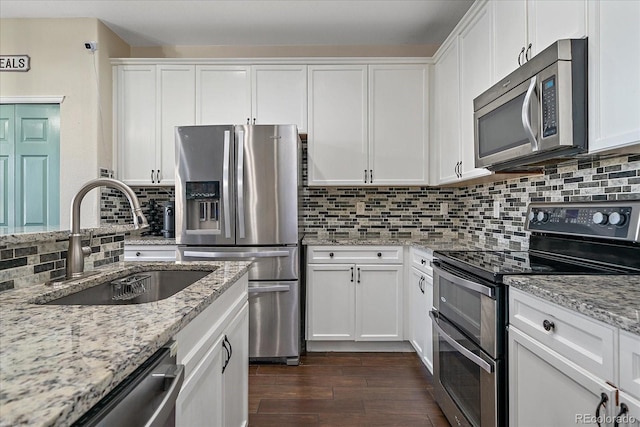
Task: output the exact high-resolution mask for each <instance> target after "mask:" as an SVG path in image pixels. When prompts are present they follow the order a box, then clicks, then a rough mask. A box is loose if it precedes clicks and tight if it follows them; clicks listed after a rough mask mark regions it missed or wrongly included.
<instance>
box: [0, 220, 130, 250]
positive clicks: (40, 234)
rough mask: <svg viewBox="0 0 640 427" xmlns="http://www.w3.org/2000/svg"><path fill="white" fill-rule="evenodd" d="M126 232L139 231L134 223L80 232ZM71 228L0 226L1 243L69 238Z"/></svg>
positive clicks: (97, 233)
mask: <svg viewBox="0 0 640 427" xmlns="http://www.w3.org/2000/svg"><path fill="white" fill-rule="evenodd" d="M91 232H93V233H94V235H95V236H96V237H97V236H100V235H102V234H112V233H126V232H135V233H138V231H137V230H136V229H135V228H134V226H133V225H104V226H100V227H98V228H83V229H82V230H80V233H81V234H83V235H87V236H88V235H89V233H91ZM69 233H70V231H69V229H68V228H67V229H65V228H62V227H19V228H18V227H0V245H7V244H19V243H32V242H40V241H44V240H64V239H68V238H69Z"/></svg>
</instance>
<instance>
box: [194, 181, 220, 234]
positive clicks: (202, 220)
mask: <svg viewBox="0 0 640 427" xmlns="http://www.w3.org/2000/svg"><path fill="white" fill-rule="evenodd" d="M186 193H187V194H186V196H187V197H186V199H187V209H186V210H187V211H186V217H187V233H189V231H191V232H194V231H195V232H197V231H206V232H207V234H219V233H220V223H221V222H220V182H219V181H197V182H187V183H186Z"/></svg>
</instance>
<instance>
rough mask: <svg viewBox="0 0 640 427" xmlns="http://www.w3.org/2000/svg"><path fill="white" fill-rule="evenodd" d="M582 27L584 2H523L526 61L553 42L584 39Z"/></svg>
mask: <svg viewBox="0 0 640 427" xmlns="http://www.w3.org/2000/svg"><path fill="white" fill-rule="evenodd" d="M607 1H608V0H607ZM605 3H606V2H605ZM586 25H587V2H586V0H554V1H531V0H529V1H527V29H528V35H529V37H528V39H529V43H531V52H530V54H529V59H531V57H532V56H533V55H536V54H538V53H540V52H542V51H543V50H544V49H545V48H547V47H549V46H550V45H551V44H553V43H554V42H555V41H556V40H559V39H578V38H582V37H584V36H586V35H587V31H586Z"/></svg>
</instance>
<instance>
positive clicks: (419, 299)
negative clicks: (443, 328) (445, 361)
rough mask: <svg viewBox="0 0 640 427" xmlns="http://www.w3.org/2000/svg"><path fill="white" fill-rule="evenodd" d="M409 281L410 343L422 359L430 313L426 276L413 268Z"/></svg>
mask: <svg viewBox="0 0 640 427" xmlns="http://www.w3.org/2000/svg"><path fill="white" fill-rule="evenodd" d="M410 275H411V277H410V280H409V292H408V297H409V321H410V324H409V342H410V343H411V345H413V348H415V349H416V353H418V356H419V357H420V358H422V357H423V354H424V348H425V342H424V340H425V338H426V336H427V334H426V331H425V329H426V327H427V326H426V323H425V322H424V315H423V314H424V313H423V312H425V311H428V307H427V306H426V304H425V303H426V297H425V295H424V282H425V280H426V275H425V274H424V273H422V272H420V271H418V270H417V269H415V268H411V273H410Z"/></svg>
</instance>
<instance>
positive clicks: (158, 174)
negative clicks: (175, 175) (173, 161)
mask: <svg viewBox="0 0 640 427" xmlns="http://www.w3.org/2000/svg"><path fill="white" fill-rule="evenodd" d="M156 181H158V184H160V169H158V172H156Z"/></svg>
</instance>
